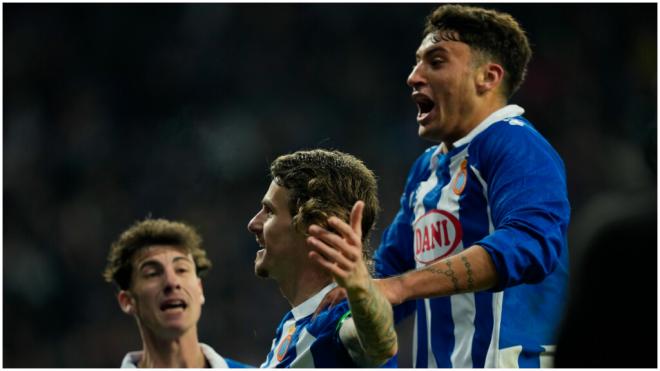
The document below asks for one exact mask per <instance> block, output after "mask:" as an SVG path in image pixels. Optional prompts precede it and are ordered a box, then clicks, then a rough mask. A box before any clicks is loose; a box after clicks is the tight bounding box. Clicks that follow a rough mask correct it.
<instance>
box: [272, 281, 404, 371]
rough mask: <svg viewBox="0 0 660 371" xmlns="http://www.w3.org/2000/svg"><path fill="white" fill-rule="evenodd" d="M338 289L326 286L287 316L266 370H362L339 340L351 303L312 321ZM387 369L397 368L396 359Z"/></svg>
mask: <svg viewBox="0 0 660 371" xmlns="http://www.w3.org/2000/svg"><path fill="white" fill-rule="evenodd" d="M335 286H337V285H336V284H335V283H333V284H331V285H328V286H326V287H325V288H323V290H321V291H319V292H318V293H317V294H315V295H314V296H312V297H311V298H309V299H307V300H306V301H305V302H303V303H302V304H300V305H298V306H296V307H295V308H293V309H292V310H291V311H290V312H288V313H287V314H286V315H285V316H284V318H283V319H282V322H280V325H279V326H278V327H277V332H276V333H275V338H274V339H273V345H272V347H271V349H270V353H268V358H266V362H264V363H263V364H262V365H261V367H262V368H264V367H297V368H299V367H302V368H346V367H359V366H358V365H357V364H355V362H353V360H352V359H351V357H350V355H349V354H348V351H347V350H346V348H345V347H344V344H343V343H342V341H341V340H340V339H339V328H340V326H338V325H339V324H340V322H341V321H342V320H343V319H344V318H346V316H347V315H348V314H349V313H350V308H349V306H348V301H346V300H344V301H342V302H341V303H339V304H337V305H335V306H333V307H332V308H326V309H324V310H323V311H322V312H321V313H319V314H318V315H317V316H316V318H312V317H313V314H314V311H315V310H316V308H317V307H318V305H319V303H321V299H323V297H324V296H325V295H326V294H327V293H328V292H329V291H330V290H331V289H333V288H334V287H335ZM383 367H396V356H395V357H393V358H392V359H390V360H389V361H388V362H387V363H386V364H385V366H383Z"/></svg>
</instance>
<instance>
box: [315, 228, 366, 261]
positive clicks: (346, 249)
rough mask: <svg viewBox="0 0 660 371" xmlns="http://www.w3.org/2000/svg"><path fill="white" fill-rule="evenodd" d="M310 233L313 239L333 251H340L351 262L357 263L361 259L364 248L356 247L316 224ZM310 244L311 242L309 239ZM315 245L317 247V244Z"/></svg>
mask: <svg viewBox="0 0 660 371" xmlns="http://www.w3.org/2000/svg"><path fill="white" fill-rule="evenodd" d="M342 223H343V222H342ZM344 225H346V223H344ZM349 229H350V228H349ZM308 231H309V234H310V235H311V236H312V238H315V240H316V241H319V242H322V243H323V244H324V245H325V246H327V247H329V248H331V249H332V250H335V251H338V252H339V253H341V254H343V255H344V256H345V257H346V258H348V259H350V260H351V261H355V260H357V259H359V258H360V257H361V247H362V246H355V245H354V244H351V243H350V241H346V240H344V239H343V238H342V237H340V236H338V235H337V234H335V233H332V232H330V231H328V230H326V229H324V228H321V227H319V226H318V225H315V224H313V225H311V226H310V227H309V229H308ZM308 242H310V240H309V239H308ZM313 245H314V246H316V245H315V244H313Z"/></svg>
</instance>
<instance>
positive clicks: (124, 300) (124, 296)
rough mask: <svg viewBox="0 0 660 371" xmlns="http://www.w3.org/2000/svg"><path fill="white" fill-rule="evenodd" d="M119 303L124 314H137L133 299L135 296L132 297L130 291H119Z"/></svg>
mask: <svg viewBox="0 0 660 371" xmlns="http://www.w3.org/2000/svg"><path fill="white" fill-rule="evenodd" d="M117 301H118V302H119V307H120V308H121V310H122V311H123V312H124V313H126V314H130V315H133V314H135V299H133V295H131V293H130V292H129V291H127V290H121V291H119V293H118V294H117Z"/></svg>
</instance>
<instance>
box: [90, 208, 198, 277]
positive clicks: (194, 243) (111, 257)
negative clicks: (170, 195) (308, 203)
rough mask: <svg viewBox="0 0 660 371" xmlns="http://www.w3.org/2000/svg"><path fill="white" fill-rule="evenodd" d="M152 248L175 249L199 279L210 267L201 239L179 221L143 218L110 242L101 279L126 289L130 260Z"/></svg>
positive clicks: (130, 269) (129, 275)
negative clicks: (189, 262)
mask: <svg viewBox="0 0 660 371" xmlns="http://www.w3.org/2000/svg"><path fill="white" fill-rule="evenodd" d="M154 245H171V246H176V247H179V248H181V249H183V250H185V251H186V252H187V253H189V254H191V255H192V257H193V261H194V262H195V270H196V272H197V275H198V276H200V277H203V276H204V275H205V274H206V272H207V271H208V270H209V269H210V268H211V261H210V260H209V259H208V258H207V257H206V251H205V250H204V249H203V248H202V238H201V237H200V236H199V234H198V233H197V231H196V230H195V228H193V227H191V226H189V225H187V224H185V223H182V222H173V221H169V220H166V219H149V218H147V219H145V220H142V221H138V222H136V223H135V224H133V225H132V226H131V227H130V228H128V229H127V230H126V231H124V232H123V233H122V234H121V235H120V236H119V239H118V240H117V241H115V242H113V243H112V245H111V247H110V253H109V254H108V264H107V266H106V268H105V271H104V272H103V277H104V278H105V280H106V281H107V282H113V281H114V282H115V283H116V284H117V286H119V288H120V289H121V290H128V289H129V288H130V287H131V274H132V272H133V267H132V263H131V259H132V258H133V256H134V255H135V253H136V252H138V251H140V250H142V249H144V248H147V247H149V246H154Z"/></svg>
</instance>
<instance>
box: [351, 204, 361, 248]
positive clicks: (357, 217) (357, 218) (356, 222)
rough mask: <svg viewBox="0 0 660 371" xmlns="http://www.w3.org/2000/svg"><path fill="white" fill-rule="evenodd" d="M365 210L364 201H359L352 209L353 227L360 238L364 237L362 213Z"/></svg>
mask: <svg viewBox="0 0 660 371" xmlns="http://www.w3.org/2000/svg"><path fill="white" fill-rule="evenodd" d="M363 212H364V202H362V201H358V202H356V203H355V205H353V210H351V229H353V232H355V234H356V235H357V237H358V238H359V239H362V213H363Z"/></svg>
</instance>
